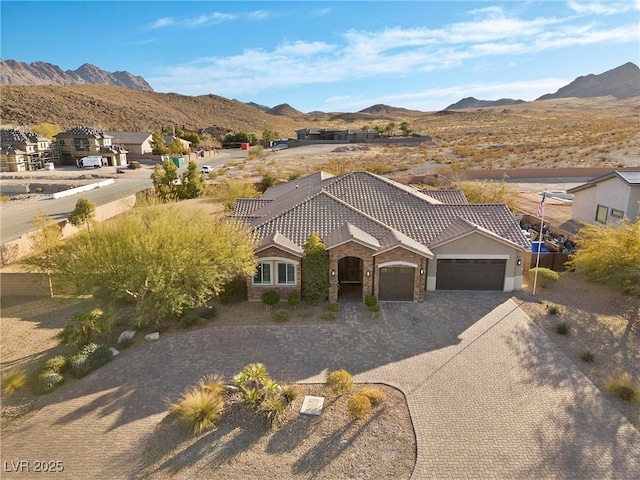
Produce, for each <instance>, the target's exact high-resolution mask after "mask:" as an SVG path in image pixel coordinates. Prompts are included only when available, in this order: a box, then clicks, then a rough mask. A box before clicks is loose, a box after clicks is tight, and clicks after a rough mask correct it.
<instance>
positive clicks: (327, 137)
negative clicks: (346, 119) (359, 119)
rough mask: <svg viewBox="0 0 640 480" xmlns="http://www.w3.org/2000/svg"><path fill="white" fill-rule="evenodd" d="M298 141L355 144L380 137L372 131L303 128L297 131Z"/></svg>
mask: <svg viewBox="0 0 640 480" xmlns="http://www.w3.org/2000/svg"><path fill="white" fill-rule="evenodd" d="M296 134H297V136H298V140H315V141H332V142H343V143H357V142H366V141H369V140H374V139H376V138H378V137H379V136H380V134H378V133H377V132H374V131H365V130H340V129H334V128H303V129H302V130H297V131H296Z"/></svg>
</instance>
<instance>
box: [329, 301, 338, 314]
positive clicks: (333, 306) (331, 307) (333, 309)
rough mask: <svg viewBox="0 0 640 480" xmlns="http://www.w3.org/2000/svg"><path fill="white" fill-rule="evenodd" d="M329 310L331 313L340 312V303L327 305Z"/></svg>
mask: <svg viewBox="0 0 640 480" xmlns="http://www.w3.org/2000/svg"><path fill="white" fill-rule="evenodd" d="M327 310H328V311H330V312H339V311H340V304H339V303H338V302H332V303H330V304H329V305H327Z"/></svg>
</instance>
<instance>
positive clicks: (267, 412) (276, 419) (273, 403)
mask: <svg viewBox="0 0 640 480" xmlns="http://www.w3.org/2000/svg"><path fill="white" fill-rule="evenodd" d="M284 408H285V404H284V402H283V401H282V400H281V399H280V398H276V397H270V398H266V399H265V400H264V401H263V402H262V403H261V404H260V406H259V407H258V412H259V413H260V414H261V415H262V416H263V417H264V419H265V421H266V422H267V425H269V427H271V428H273V427H274V426H276V425H277V424H278V423H280V421H281V420H282V417H283V416H284Z"/></svg>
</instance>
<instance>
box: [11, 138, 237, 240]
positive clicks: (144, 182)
mask: <svg viewBox="0 0 640 480" xmlns="http://www.w3.org/2000/svg"><path fill="white" fill-rule="evenodd" d="M246 155H247V152H246V151H241V150H227V151H223V152H222V153H220V154H219V155H217V156H215V157H209V158H198V160H197V163H198V164H199V165H212V166H220V165H223V164H224V163H225V162H228V161H229V160H237V159H240V158H245V157H246ZM111 168H112V169H113V167H111ZM185 169H186V167H183V168H181V169H180V170H179V171H184V170H185ZM89 171H91V170H89ZM98 172H100V171H98ZM125 172H126V173H124V174H122V177H120V176H116V178H115V180H116V183H115V184H113V185H109V186H106V187H102V188H98V189H95V190H91V191H88V192H83V193H82V194H78V195H73V196H71V197H66V198H60V199H57V200H56V199H53V198H46V199H43V200H40V201H37V202H34V203H29V204H25V205H22V206H19V207H14V206H13V205H11V202H9V204H3V205H2V221H1V222H0V243H5V242H8V241H11V240H15V239H16V238H19V237H20V236H22V235H24V234H25V233H28V232H30V231H33V230H35V228H34V226H33V225H32V224H31V220H32V219H33V217H35V215H36V213H37V212H38V210H40V209H41V210H44V211H45V212H46V213H47V214H48V215H50V216H52V217H53V218H55V219H56V220H63V219H65V218H67V216H68V215H69V213H71V212H72V211H73V209H74V208H75V204H76V202H77V200H78V198H80V197H83V198H88V199H89V200H91V201H92V202H94V203H95V204H96V205H98V206H100V205H104V204H106V203H109V202H113V201H116V200H120V199H121V198H125V197H127V196H129V195H133V194H135V193H136V192H139V191H141V190H145V189H147V188H151V187H152V183H151V180H150V178H149V175H150V173H149V171H148V170H145V172H144V175H145V176H144V177H143V178H140V172H137V171H130V170H125ZM55 174H56V175H58V176H60V177H61V178H70V179H71V181H72V180H73V178H74V177H77V176H79V175H83V174H86V170H76V169H71V170H70V171H66V170H59V171H55ZM32 175H33V176H32V179H33V180H32V181H38V179H39V178H43V177H45V176H48V175H51V172H46V171H38V172H33V174H32ZM100 180H103V179H96V182H97V181H100ZM40 182H46V180H40Z"/></svg>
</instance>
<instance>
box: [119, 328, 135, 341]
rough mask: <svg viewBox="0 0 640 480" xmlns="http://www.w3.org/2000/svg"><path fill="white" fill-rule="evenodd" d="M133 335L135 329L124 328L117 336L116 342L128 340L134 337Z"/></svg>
mask: <svg viewBox="0 0 640 480" xmlns="http://www.w3.org/2000/svg"><path fill="white" fill-rule="evenodd" d="M135 335H136V331H135V330H125V331H124V332H122V333H121V334H120V336H119V337H118V343H121V342H124V341H126V340H130V339H132V338H133V337H135Z"/></svg>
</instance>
